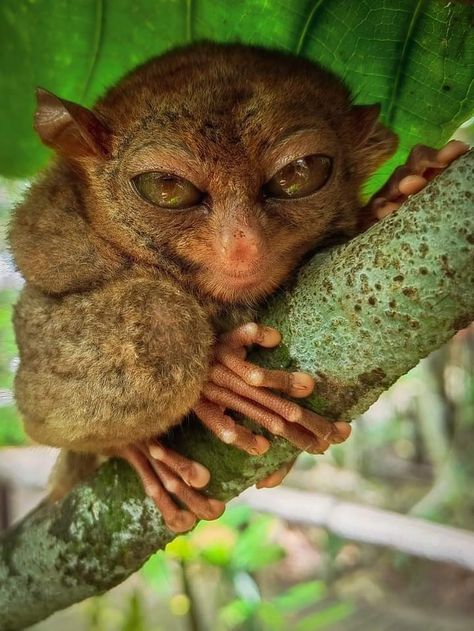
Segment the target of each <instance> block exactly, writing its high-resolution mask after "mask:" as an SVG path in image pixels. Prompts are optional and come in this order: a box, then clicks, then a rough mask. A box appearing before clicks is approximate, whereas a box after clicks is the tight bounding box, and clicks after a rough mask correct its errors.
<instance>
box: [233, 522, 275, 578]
mask: <svg viewBox="0 0 474 631" xmlns="http://www.w3.org/2000/svg"><path fill="white" fill-rule="evenodd" d="M273 524H274V518H272V517H258V518H257V519H256V520H255V521H254V522H251V523H250V524H249V526H248V527H247V528H246V529H245V530H244V531H243V532H242V534H241V535H240V537H239V539H238V541H237V544H236V546H235V548H234V554H233V561H232V565H233V567H234V568H235V569H241V570H245V571H247V572H253V571H255V570H257V569H259V568H262V567H265V566H267V565H270V564H271V563H275V562H276V561H279V560H280V559H281V558H282V557H283V556H284V552H283V549H282V548H281V547H280V546H278V545H275V544H273V543H268V538H269V535H270V529H271V527H272V525H273Z"/></svg>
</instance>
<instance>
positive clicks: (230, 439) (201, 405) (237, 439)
mask: <svg viewBox="0 0 474 631" xmlns="http://www.w3.org/2000/svg"><path fill="white" fill-rule="evenodd" d="M193 411H194V412H195V414H196V415H197V416H198V418H199V420H200V421H201V422H202V423H203V425H205V426H206V427H207V428H209V429H210V430H211V432H213V433H214V434H215V435H216V436H217V438H219V440H221V441H222V442H223V443H226V445H233V446H234V447H237V448H238V449H242V451H246V452H247V453H248V454H250V455H251V456H260V455H262V454H264V453H265V452H266V451H268V448H269V447H270V443H269V442H268V440H267V439H266V438H265V436H260V435H259V434H254V433H253V432H251V431H250V430H249V429H247V428H246V427H244V426H243V425H239V424H238V423H236V422H235V421H234V420H233V419H231V418H230V416H227V415H226V414H224V412H223V411H222V409H221V408H220V407H219V406H218V405H216V404H215V403H212V402H211V401H206V400H204V399H201V400H200V401H199V402H198V403H197V404H196V405H195V406H194V408H193Z"/></svg>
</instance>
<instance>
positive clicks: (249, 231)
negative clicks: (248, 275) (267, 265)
mask: <svg viewBox="0 0 474 631" xmlns="http://www.w3.org/2000/svg"><path fill="white" fill-rule="evenodd" d="M260 241H261V240H260V238H259V235H258V233H257V232H256V231H255V230H254V229H253V228H250V227H247V226H244V227H235V226H234V227H229V228H225V229H224V230H223V231H222V233H221V239H220V242H221V254H222V255H223V257H224V258H225V260H226V261H227V262H228V263H229V264H232V265H235V266H237V268H239V269H240V268H246V267H251V266H252V265H253V264H254V263H255V262H256V261H257V260H258V258H259V257H260V249H261V247H260V245H261V243H260Z"/></svg>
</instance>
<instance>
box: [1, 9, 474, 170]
mask: <svg viewBox="0 0 474 631" xmlns="http://www.w3.org/2000/svg"><path fill="white" fill-rule="evenodd" d="M473 14H474V8H473V7H472V5H471V6H469V3H458V2H445V1H444V0H371V1H369V0H366V1H364V0H360V1H358V2H354V1H352V0H271V1H270V0H220V1H219V2H216V1H215V0H134V2H130V1H129V0H2V2H1V3H0V20H1V22H0V38H1V39H0V41H1V42H2V44H1V60H2V61H1V67H2V73H1V76H0V89H1V94H2V100H1V105H0V115H1V118H0V133H1V137H2V142H1V144H0V172H1V173H3V174H5V175H8V176H27V175H31V174H33V173H35V171H36V170H37V169H38V168H39V167H41V166H42V165H43V164H44V162H45V160H46V158H47V152H46V151H45V150H44V149H43V148H42V147H41V146H40V143H39V141H38V140H37V139H36V138H35V136H34V134H33V132H32V129H31V119H32V114H33V108H34V99H33V89H34V86H36V85H41V86H43V87H45V88H47V89H49V90H52V91H53V92H56V93H58V94H59V95H61V96H63V97H65V98H68V99H72V100H76V101H80V102H82V103H85V104H90V103H92V102H93V101H94V99H95V98H96V97H97V96H98V95H100V94H101V93H102V92H103V91H104V90H105V89H106V88H107V87H108V86H110V85H111V84H113V83H114V82H115V81H116V80H117V79H118V78H119V77H120V76H121V75H122V74H123V73H124V72H125V71H126V70H129V69H130V68H132V67H133V66H134V65H136V64H137V63H139V62H141V61H143V60H145V59H147V58H149V57H150V56H152V55H156V54H158V53H161V52H163V51H164V50H166V49H168V48H170V47H172V46H174V45H176V44H183V43H186V42H191V41H195V40H199V39H214V40H218V41H236V40H239V41H242V42H246V43H257V44H261V45H264V46H272V47H279V48H282V49H283V50H287V51H292V52H296V53H298V54H301V55H304V56H307V57H309V58H311V59H314V60H318V61H320V62H322V63H323V64H325V65H326V66H328V67H329V68H331V69H333V70H334V71H335V72H337V73H338V74H339V75H341V76H342V77H343V78H344V79H345V80H346V81H347V83H348V84H349V85H350V87H351V88H352V89H353V91H354V95H355V98H356V101H357V102H359V103H372V102H379V103H381V104H382V106H383V118H384V120H385V121H386V122H387V123H389V125H390V126H391V127H393V128H394V129H395V130H396V131H397V132H398V133H399V134H400V136H401V139H402V142H401V147H400V149H399V151H398V153H397V156H396V157H395V159H394V161H395V162H399V161H400V160H402V159H403V158H404V157H405V155H406V152H407V149H408V148H409V147H410V146H411V145H413V144H415V143H417V142H421V141H423V142H426V143H428V144H432V145H439V144H440V143H441V142H443V141H444V140H446V139H447V138H448V137H449V136H450V134H451V133H452V132H453V131H454V130H455V129H456V128H457V127H458V126H459V125H460V124H461V123H463V122H464V121H465V120H466V119H467V118H468V117H469V116H470V114H471V112H472V106H473V92H474V89H473V84H474V81H473V77H474V33H473V29H472V19H473ZM392 162H393V161H392ZM389 168H391V167H390V165H389V166H388V167H387V168H386V170H388V169H389Z"/></svg>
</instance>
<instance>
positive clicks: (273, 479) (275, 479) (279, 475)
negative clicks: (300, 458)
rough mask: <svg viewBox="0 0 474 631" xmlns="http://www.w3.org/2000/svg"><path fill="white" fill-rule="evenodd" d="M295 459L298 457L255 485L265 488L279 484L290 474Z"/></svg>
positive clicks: (258, 487)
mask: <svg viewBox="0 0 474 631" xmlns="http://www.w3.org/2000/svg"><path fill="white" fill-rule="evenodd" d="M295 460H296V458H294V459H293V460H291V461H290V462H287V463H286V464H284V465H283V466H282V467H280V468H279V469H278V470H277V471H274V472H273V473H270V475H267V477H266V478H264V479H263V480H260V481H259V482H257V484H256V485H255V486H256V487H257V489H263V488H268V489H270V488H273V487H274V486H278V485H279V484H281V483H282V481H283V480H284V478H285V477H286V476H287V475H288V473H289V472H290V470H291V469H292V468H293V465H294V464H295Z"/></svg>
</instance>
